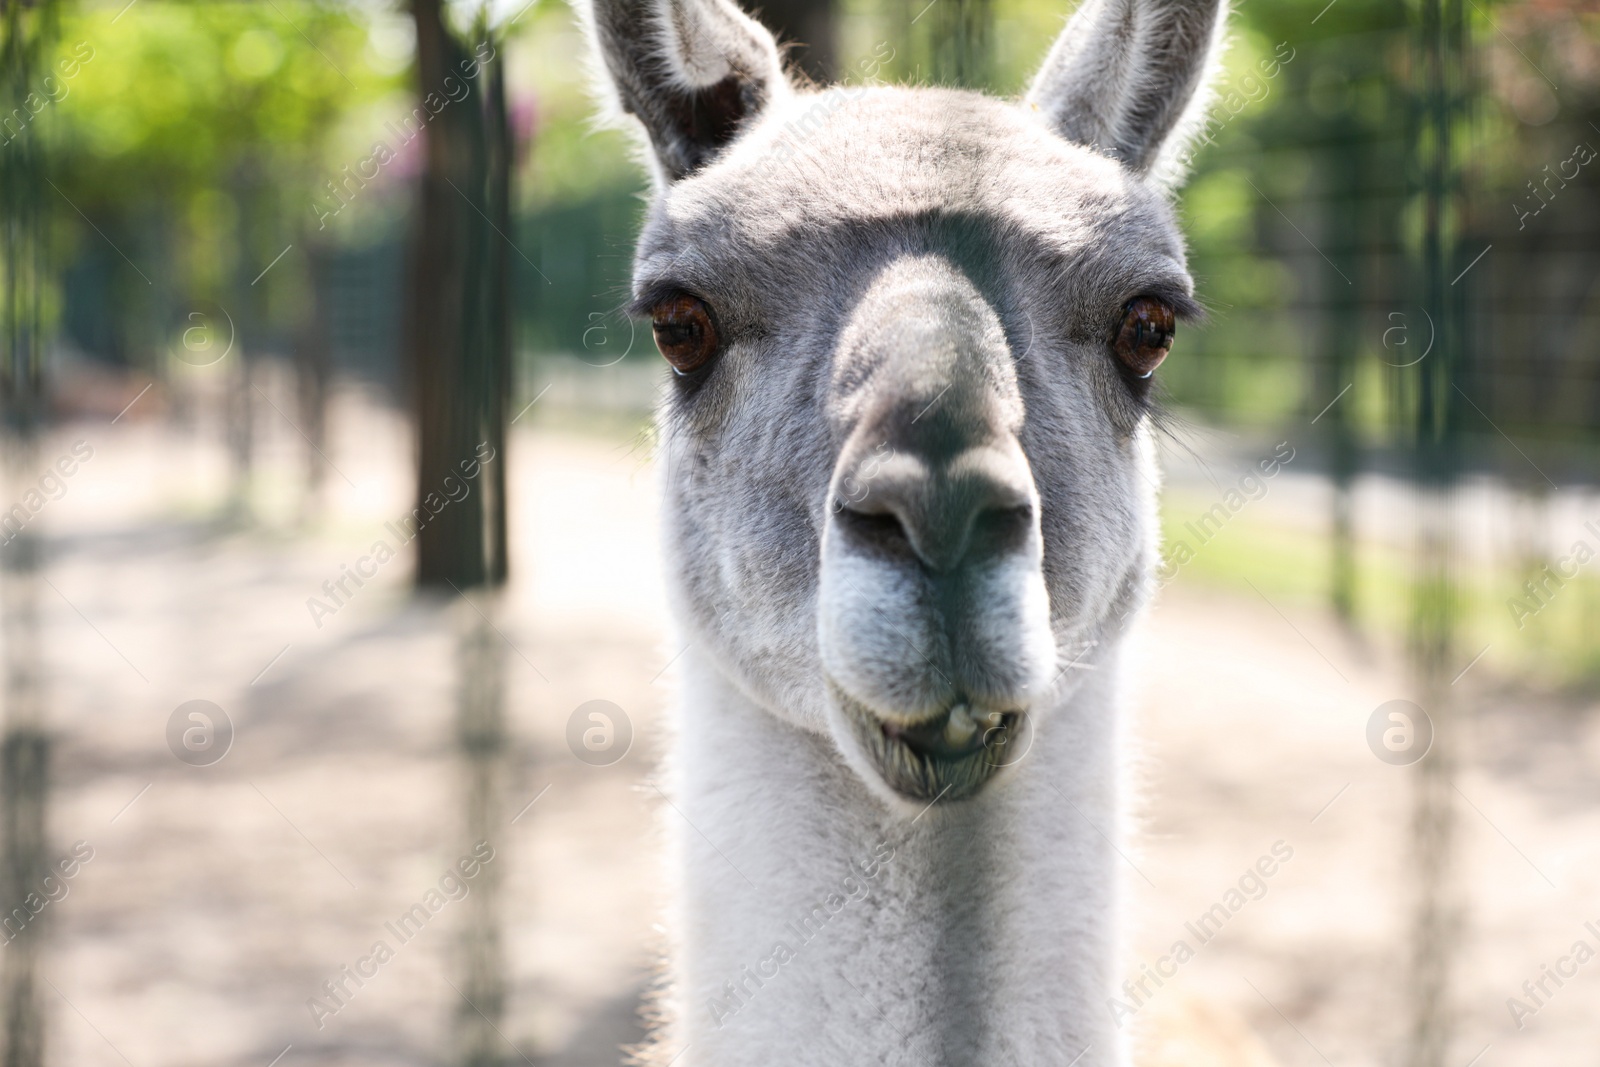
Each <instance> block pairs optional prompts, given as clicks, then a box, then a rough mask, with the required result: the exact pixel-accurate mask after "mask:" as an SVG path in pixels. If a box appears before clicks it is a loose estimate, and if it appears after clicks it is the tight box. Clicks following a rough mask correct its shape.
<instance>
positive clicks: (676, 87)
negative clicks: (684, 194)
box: [579, 0, 790, 182]
mask: <svg viewBox="0 0 1600 1067" xmlns="http://www.w3.org/2000/svg"><path fill="white" fill-rule="evenodd" d="M579 11H580V14H581V16H582V18H583V20H584V22H585V24H586V25H587V28H588V30H589V35H590V39H591V40H592V42H593V44H594V49H595V52H596V54H597V55H598V56H599V58H600V61H601V63H602V64H603V65H604V68H605V73H606V75H608V76H609V79H608V80H609V81H610V83H611V87H612V88H613V89H614V90H615V100H616V103H617V104H618V105H619V106H620V107H621V109H622V110H623V111H625V112H627V113H628V114H630V115H633V116H634V117H636V118H637V119H638V120H639V122H640V123H641V124H642V125H643V126H644V130H645V132H646V133H647V134H648V135H649V137H650V145H651V147H652V148H653V149H654V150H655V158H656V162H657V164H658V166H659V168H660V175H661V177H662V178H664V179H665V180H666V181H668V182H671V181H676V180H677V179H679V178H682V177H683V176H685V175H687V174H690V173H692V172H694V171H695V170H697V169H698V168H700V167H701V166H703V165H705V164H706V163H707V162H709V161H710V160H711V159H713V158H715V156H716V155H717V153H719V152H721V151H722V150H723V149H724V148H725V147H727V145H728V144H729V143H730V142H731V141H732V140H733V139H734V138H735V137H737V136H738V135H739V134H740V133H741V132H742V131H743V130H745V129H746V128H748V126H749V124H750V122H751V120H752V119H754V118H755V117H756V115H758V114H759V113H760V112H761V111H762V110H763V109H764V108H766V107H767V106H768V105H769V104H770V103H772V102H773V100H774V99H776V98H777V97H778V96H780V95H782V94H787V93H788V92H789V91H790V89H789V83H788V82H787V80H785V78H784V76H783V69H782V66H781V64H780V61H779V58H778V46H777V44H776V42H774V41H773V39H772V34H770V33H768V32H767V30H766V29H765V28H764V27H762V26H761V25H760V24H759V23H757V22H756V21H755V20H754V19H752V18H750V17H749V16H748V15H746V14H745V13H744V12H742V11H740V10H739V9H738V8H737V7H735V6H734V5H733V4H732V3H730V2H729V0H588V2H587V3H584V4H580V5H579Z"/></svg>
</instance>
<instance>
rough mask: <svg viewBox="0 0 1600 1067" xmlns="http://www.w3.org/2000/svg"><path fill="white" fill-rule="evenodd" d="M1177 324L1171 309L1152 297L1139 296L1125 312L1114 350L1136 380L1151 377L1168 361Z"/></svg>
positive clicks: (1112, 345)
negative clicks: (1163, 361)
mask: <svg viewBox="0 0 1600 1067" xmlns="http://www.w3.org/2000/svg"><path fill="white" fill-rule="evenodd" d="M1176 330H1177V323H1176V321H1175V316H1174V314H1173V311H1172V308H1171V307H1170V306H1169V305H1167V304H1164V303H1162V302H1161V301H1160V300H1157V299H1156V298H1155V297H1153V296H1136V297H1134V298H1133V299H1132V300H1130V301H1128V303H1127V306H1126V307H1124V308H1123V309H1122V324H1121V325H1120V326H1118V327H1117V335H1116V338H1115V339H1114V340H1113V341H1112V343H1111V347H1112V348H1114V349H1116V352H1117V358H1118V359H1120V360H1122V365H1123V366H1125V367H1127V368H1128V370H1130V371H1132V372H1133V375H1134V376H1135V377H1137V378H1148V377H1150V375H1151V374H1153V373H1155V369H1156V367H1158V366H1160V364H1161V361H1162V360H1164V359H1166V358H1167V352H1168V351H1169V350H1171V348H1172V339H1173V336H1174V334H1175V333H1176Z"/></svg>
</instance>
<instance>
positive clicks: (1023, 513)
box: [966, 504, 1033, 559]
mask: <svg viewBox="0 0 1600 1067" xmlns="http://www.w3.org/2000/svg"><path fill="white" fill-rule="evenodd" d="M1032 528H1033V505H1031V504H1018V505H1016V506H1015V507H1003V508H984V509H983V510H982V511H980V512H978V514H977V515H976V516H975V517H974V518H973V521H972V533H971V535H970V536H969V538H968V541H967V552H966V554H967V555H968V556H969V557H971V558H974V559H993V558H995V557H997V556H1003V555H1007V554H1009V553H1012V552H1017V551H1020V550H1021V549H1022V548H1023V546H1025V545H1026V544H1027V542H1028V533H1029V531H1030V530H1031V529H1032Z"/></svg>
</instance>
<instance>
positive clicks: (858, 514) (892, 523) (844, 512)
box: [834, 500, 915, 556]
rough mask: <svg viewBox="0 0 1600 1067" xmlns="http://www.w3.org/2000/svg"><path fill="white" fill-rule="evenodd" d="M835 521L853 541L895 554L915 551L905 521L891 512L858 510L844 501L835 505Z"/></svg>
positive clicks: (899, 554) (901, 554)
mask: <svg viewBox="0 0 1600 1067" xmlns="http://www.w3.org/2000/svg"><path fill="white" fill-rule="evenodd" d="M834 521H835V522H836V523H837V524H838V526H839V527H840V528H841V529H842V530H843V531H844V532H845V533H846V534H848V535H849V536H850V538H851V540H853V541H855V542H856V543H857V544H859V545H861V546H862V547H864V548H872V549H877V550H878V551H880V552H884V553H887V554H889V555H893V556H905V555H907V554H910V553H913V552H914V551H915V546H914V545H913V544H912V542H911V535H910V534H909V533H908V532H907V531H906V528H905V524H904V523H902V522H901V521H900V517H899V516H898V515H896V514H894V513H893V512H891V511H858V510H856V509H855V508H853V507H851V506H850V505H849V504H846V503H845V502H844V501H842V500H841V501H836V502H835V504H834Z"/></svg>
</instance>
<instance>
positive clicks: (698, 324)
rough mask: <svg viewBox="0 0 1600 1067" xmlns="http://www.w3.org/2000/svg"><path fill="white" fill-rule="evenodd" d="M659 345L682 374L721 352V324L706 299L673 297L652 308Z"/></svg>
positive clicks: (705, 362)
mask: <svg viewBox="0 0 1600 1067" xmlns="http://www.w3.org/2000/svg"><path fill="white" fill-rule="evenodd" d="M650 324H651V327H652V329H653V330H654V331H655V336H656V347H657V348H659V349H660V350H661V354H662V356H664V357H665V358H666V361H667V362H668V363H670V364H672V369H673V370H675V371H677V372H678V373H679V374H692V373H693V372H695V371H697V370H699V369H700V368H701V367H703V366H705V365H706V364H707V363H708V362H710V361H711V357H712V356H714V355H716V353H717V327H716V324H715V323H713V322H712V321H711V309H710V308H708V307H706V305H705V301H703V300H697V299H696V298H694V297H692V296H671V297H668V298H667V299H665V300H663V301H661V303H659V304H657V305H656V306H655V307H654V308H652V309H651V310H650Z"/></svg>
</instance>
